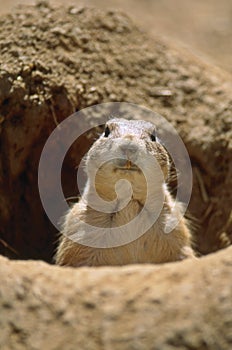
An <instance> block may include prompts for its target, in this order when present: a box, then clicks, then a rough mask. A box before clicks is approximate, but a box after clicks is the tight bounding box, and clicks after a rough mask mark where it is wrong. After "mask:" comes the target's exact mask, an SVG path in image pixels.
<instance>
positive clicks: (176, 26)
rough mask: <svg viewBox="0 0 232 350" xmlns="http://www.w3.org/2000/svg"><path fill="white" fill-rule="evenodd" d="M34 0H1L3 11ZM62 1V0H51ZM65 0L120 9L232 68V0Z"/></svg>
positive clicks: (155, 31) (158, 32) (153, 30)
mask: <svg viewBox="0 0 232 350" xmlns="http://www.w3.org/2000/svg"><path fill="white" fill-rule="evenodd" d="M34 2H35V1H32V0H9V1H5V0H0V14H1V13H2V14H4V13H7V12H10V11H12V9H13V7H14V6H16V5H18V4H33V3H34ZM50 3H51V4H54V5H61V4H63V3H64V1H63V0H51V1H50ZM65 4H67V5H68V4H70V5H71V4H72V5H75V6H82V5H88V6H95V7H96V8H100V9H107V8H108V9H109V8H113V9H120V10H122V11H124V12H125V13H127V14H128V15H129V16H130V17H132V18H133V19H134V20H135V22H136V23H137V24H139V25H140V26H141V28H144V29H145V30H146V31H148V32H149V33H150V34H151V35H152V36H164V37H166V38H168V39H169V40H171V41H174V42H176V43H178V45H182V46H184V47H187V48H188V50H190V51H192V52H194V53H195V54H197V55H199V56H201V57H202V58H204V59H205V60H208V61H211V62H212V63H214V64H216V65H218V66H220V67H221V68H223V69H225V70H228V71H230V72H232V59H231V57H232V39H231V38H232V1H230V0H221V1H217V0H203V1H202V0H195V1H191V0H188V1H185V0H176V1H172V0H159V1H152V0H143V1H140V0H126V1H123V0H86V1H83V0H80V1H77V0H76V1H75V0H66V1H65Z"/></svg>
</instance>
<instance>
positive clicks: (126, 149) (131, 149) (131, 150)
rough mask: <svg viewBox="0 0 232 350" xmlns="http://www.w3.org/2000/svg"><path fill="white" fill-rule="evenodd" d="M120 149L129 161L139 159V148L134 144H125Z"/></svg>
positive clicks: (128, 142)
mask: <svg viewBox="0 0 232 350" xmlns="http://www.w3.org/2000/svg"><path fill="white" fill-rule="evenodd" d="M119 148H120V150H121V152H122V154H123V155H124V156H126V157H127V158H128V159H131V160H133V159H136V158H137V152H138V146H137V145H136V144H135V143H134V142H130V141H127V142H123V143H122V144H121V145H120V146H119Z"/></svg>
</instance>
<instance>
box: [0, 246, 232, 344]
mask: <svg viewBox="0 0 232 350" xmlns="http://www.w3.org/2000/svg"><path fill="white" fill-rule="evenodd" d="M231 253H232V248H231V247H230V248H227V250H225V251H221V252H220V253H217V254H212V255H209V256H207V257H204V258H202V259H201V260H199V261H198V262H195V261H194V262H193V261H184V262H181V263H173V264H165V265H163V266H158V265H157V266H154V265H153V266H152V265H143V266H141V265H140V266H139V265H135V266H133V267H132V266H125V267H122V268H112V267H111V268H109V267H105V268H95V269H94V268H80V269H72V268H61V267H54V266H49V265H47V264H45V263H44V262H32V261H30V262H10V261H8V260H7V259H5V258H2V257H0V274H1V297H0V309H1V313H0V327H1V328H0V329H1V331H0V348H1V349H2V350H11V349H14V350H18V349H20V350H21V349H23V350H24V349H30V350H31V349H33V350H41V349H46V350H54V349H55V350H63V349H67V350H74V349H75V350H76V349H78V350H79V349H80V350H102V349H106V350H111V349H112V350H161V349H164V350H180V349H181V350H208V349H209V350H219V349H220V350H230V349H231V344H232V322H231V321H232V320H231V300H232V288H231V284H230V283H228V281H229V280H231V267H232V260H231ZM29 264H30V268H29ZM190 271H191V273H190ZM219 281H220V282H219Z"/></svg>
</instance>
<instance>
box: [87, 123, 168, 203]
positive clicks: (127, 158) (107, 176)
mask: <svg viewBox="0 0 232 350" xmlns="http://www.w3.org/2000/svg"><path fill="white" fill-rule="evenodd" d="M86 171H87V175H88V182H89V187H91V185H94V186H95V188H96V191H97V193H98V194H99V195H100V196H101V197H102V198H103V199H105V200H108V201H111V200H113V199H115V196H116V193H115V184H116V183H117V182H118V181H119V180H127V181H129V182H130V184H131V188H132V192H133V198H134V199H136V200H138V201H141V202H144V199H145V198H146V193H147V181H148V179H149V182H150V184H152V190H154V192H155V191H156V190H160V188H161V187H162V185H163V184H164V182H165V179H166V177H167V175H168V171H169V158H168V154H167V152H166V150H165V148H164V147H163V146H162V145H161V144H160V143H159V141H158V139H157V137H156V129H155V126H154V124H152V123H150V122H146V121H143V120H126V119H122V118H114V119H111V120H109V121H108V122H107V123H106V125H105V131H104V133H103V134H102V135H101V136H100V138H99V139H98V140H97V141H96V142H95V143H94V144H93V145H92V147H91V148H90V150H89V152H88V154H87V160H86ZM150 188H151V187H150ZM121 190H122V191H121V193H122V195H123V183H122V189H121Z"/></svg>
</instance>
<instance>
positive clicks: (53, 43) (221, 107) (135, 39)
mask: <svg viewBox="0 0 232 350" xmlns="http://www.w3.org/2000/svg"><path fill="white" fill-rule="evenodd" d="M0 26H1V32H0V47H1V56H0V149H1V152H0V224H1V225H0V251H1V253H2V254H4V255H6V256H8V257H11V258H18V259H28V258H31V259H43V260H45V261H47V262H51V258H52V254H53V252H54V248H55V241H56V231H55V229H54V228H53V227H52V225H51V224H50V222H49V220H48V218H47V217H46V215H45V213H44V210H43V208H42V206H41V203H40V199H39V194H38V188H37V168H38V162H39V158H40V153H41V150H42V148H43V145H44V143H45V141H46V139H47V137H48V136H49V134H50V133H51V131H52V130H53V129H54V128H55V127H56V126H57V123H58V122H60V121H62V120H63V119H65V118H66V117H67V116H69V115H70V114H71V113H73V112H74V111H78V110H80V109H82V108H84V107H87V106H91V105H93V104H97V103H101V102H109V101H128V102H134V103H137V104H140V105H144V106H146V107H148V108H151V109H152V110H154V111H156V112H158V113H160V114H162V115H163V116H164V117H166V118H167V119H168V120H169V121H171V122H172V123H173V125H174V126H175V127H176V128H177V130H178V131H179V133H180V135H181V137H182V138H183V140H184V142H185V144H186V147H187V149H188V151H189V154H190V157H191V160H192V165H193V173H194V184H193V195H192V199H191V203H190V207H189V211H190V214H191V215H192V216H193V217H194V218H195V219H194V224H195V226H196V228H195V233H196V247H197V250H198V251H199V252H200V253H201V254H207V253H210V252H213V251H216V250H218V249H220V248H225V247H227V246H229V245H230V244H231V241H232V214H231V207H232V194H231V188H232V143H231V136H232V130H231V125H232V97H231V96H232V86H231V81H230V77H228V74H226V73H224V72H223V71H220V70H219V69H217V68H215V67H214V66H211V65H208V64H206V63H202V62H201V61H200V60H199V59H197V58H196V57H194V56H192V55H191V54H190V53H187V52H186V51H184V50H183V49H178V48H175V47H174V46H173V45H171V44H170V43H167V42H165V41H164V40H162V39H160V38H158V37H156V38H152V39H151V38H150V37H149V36H148V35H147V34H145V33H143V32H142V31H140V30H139V29H138V28H137V27H136V26H135V25H134V23H133V22H132V21H131V20H130V19H129V18H128V17H127V16H126V15H124V14H122V13H120V12H115V11H105V12H104V11H103V12H102V11H100V10H96V9H87V8H73V7H63V8H61V9H58V10H54V9H53V8H51V7H50V6H49V5H47V4H46V3H40V4H39V5H37V6H36V7H21V9H19V10H17V11H14V12H13V13H11V14H10V15H6V16H3V17H2V18H1V19H0ZM164 91H169V93H168V94H166V93H163V92H164ZM98 121H100V119H99V120H92V121H91V122H92V125H94V124H95V123H96V122H98ZM92 141H93V138H90V139H89V138H88V137H86V136H84V137H82V138H81V139H80V140H79V141H78V142H77V144H75V145H74V147H73V148H72V149H71V151H70V153H69V155H68V157H67V159H66V161H65V164H64V167H63V184H64V188H65V194H66V195H67V196H68V195H73V192H75V190H76V189H75V186H74V183H75V181H76V178H75V173H76V170H75V166H76V165H77V164H78V162H79V160H80V159H81V158H82V156H83V154H84V153H85V152H86V150H87V149H88V147H89V146H90V144H91V142H92ZM53 185H54V184H53V182H52V179H48V186H49V188H52V186H53ZM195 264H196V265H195ZM213 267H214V268H213ZM8 268H9V269H8ZM128 269H129V271H130V276H131V277H130V278H131V280H132V282H131V284H128V285H127V274H126V272H124V271H127V268H126V269H125V270H124V269H120V268H117V269H116V268H115V269H112V270H111V269H106V270H104V269H103V270H101V269H96V270H94V269H89V270H88V269H86V270H80V271H72V270H71V269H67V270H65V269H61V268H57V267H51V266H49V265H48V264H45V263H41V262H38V263H37V262H34V263H32V262H9V261H8V260H6V259H1V285H2V287H4V288H6V289H2V291H1V292H0V300H1V302H2V300H5V302H4V301H3V304H2V307H1V315H3V316H2V317H1V318H0V325H1V329H3V327H6V328H4V332H2V334H1V335H2V336H1V337H0V341H1V342H2V343H0V347H1V344H3V347H2V348H3V349H10V348H12V344H16V345H15V348H16V349H23V348H25V346H27V347H28V348H34V349H39V348H43V347H44V346H42V345H44V344H47V347H46V348H47V349H50V348H51V349H52V348H55V349H62V348H64V346H65V344H66V342H67V341H68V339H69V338H70V337H71V335H72V334H73V332H76V330H77V329H78V328H77V326H76V325H77V322H80V318H79V316H78V313H79V309H78V308H79V307H80V308H81V306H80V305H79V304H78V303H79V301H78V300H79V299H78V297H77V296H76V295H77V294H78V293H77V292H78V290H81V288H82V284H83V285H85V282H86V281H92V282H91V283H92V284H91V288H92V289H91V288H90V285H88V283H87V284H86V286H85V287H84V289H83V294H81V295H82V297H83V302H84V303H85V304H84V305H85V306H84V308H85V309H84V310H83V318H81V320H82V321H81V322H82V323H81V327H83V328H80V331H79V335H78V337H77V338H75V339H76V340H75V339H74V340H73V343H71V345H70V347H69V348H70V349H73V348H75V346H77V345H78V344H79V343H78V342H80V344H83V341H84V339H86V337H88V339H91V342H92V343H91V344H93V345H91V344H90V343H89V344H90V345H91V346H92V347H91V346H89V347H86V348H88V349H91V348H97V347H94V346H95V345H96V344H98V347H99V348H101V347H103V344H104V342H105V341H106V342H107V341H109V343H108V344H111V342H112V341H113V342H114V344H115V347H114V348H115V349H117V348H118V349H149V348H150V349H161V348H162V346H161V345H163V344H165V346H166V347H165V349H168V350H169V349H170V350H171V349H175V348H178V349H218V348H220V349H228V350H229V349H230V344H231V342H232V339H231V313H229V308H230V306H231V296H230V293H231V277H230V276H231V248H228V249H227V250H225V251H222V252H218V253H217V254H213V255H212V256H208V257H204V258H202V259H200V260H199V262H196V263H194V262H184V263H180V264H173V266H172V265H168V266H166V265H164V266H160V267H152V266H150V267H147V268H144V270H143V267H128ZM147 269H148V270H147ZM169 269H170V271H171V274H173V276H174V277H173V279H169V277H170V275H169V272H168V271H169ZM137 271H139V272H137ZM143 271H144V272H143ZM146 271H148V272H146ZM149 271H150V272H149ZM158 271H159V273H156V272H158ZM177 271H178V272H177ZM96 273H97V276H98V274H99V276H100V277H99V278H100V279H99V281H98V282H97V279H98V277H96V279H95V274H96ZM124 273H125V274H124ZM137 273H138V275H137ZM146 273H148V274H151V275H152V277H151V279H149V278H150V277H149V278H148V277H147V275H146ZM166 273H167V274H166ZM103 275H104V276H105V277H104V285H105V287H104V288H105V289H106V290H105V289H104V290H103V291H102V293H103V294H102V295H101V287H100V285H101V281H100V280H101V278H102V277H101V276H103ZM114 275H115V276H116V277H115V281H114V282H112V288H113V289H114V291H115V293H116V294H115V297H112V298H113V299H112V300H113V303H112V304H111V303H108V304H107V302H106V304H105V306H104V307H106V308H109V309H107V315H108V316H107V315H106V314H104V315H103V316H102V314H101V316H99V318H98V316H97V314H96V317H97V318H96V323H91V326H89V322H90V320H92V319H93V320H94V316H93V312H95V311H93V310H95V306H93V305H92V304H91V302H90V300H89V299H88V298H92V297H93V298H95V295H98V293H99V295H101V298H103V299H104V295H106V297H107V288H108V287H107V282H108V281H109V277H110V276H112V279H114V277H113V276H114ZM8 276H9V277H8ZM53 276H55V277H54V278H53ZM66 276H67V280H66ZM120 276H121V277H120ZM159 276H160V278H161V279H162V281H163V282H162V283H163V284H162V285H163V287H160V288H161V289H156V287H157V286H158V285H159V282H160V281H159ZM180 276H182V277H180ZM146 278H148V280H147V282H146ZM140 279H141V283H139V280H140ZM74 280H75V282H74ZM48 281H50V283H48ZM165 281H166V282H165ZM170 281H171V282H170ZM169 282H170V283H171V286H173V288H174V292H173V295H174V296H175V298H177V299H175V298H174V299H173V298H172V296H173V295H171V296H170V294H168V293H169V291H171V290H172V288H170V283H169ZM63 283H64V286H63ZM72 283H74V284H75V288H74V289H72ZM113 283H116V284H117V285H121V286H123V285H124V283H125V289H123V290H122V291H121V292H118V293H119V294H117V288H114V287H113V286H115V284H113ZM146 283H147V284H146ZM32 284H33V285H34V287H33V288H35V292H32V294H33V293H35V296H34V294H33V295H32V299H33V298H34V299H33V302H31V301H27V300H28V299H26V298H27V297H25V295H26V294H27V291H28V290H31V287H30V286H31V285H32ZM135 285H136V287H137V286H138V288H142V287H143V288H144V291H143V290H142V289H141V291H140V292H141V301H140V298H139V301H138V303H139V304H138V305H139V306H138V307H139V308H140V307H141V309H140V318H139V320H138V324H135V323H133V324H132V325H131V328H130V324H131V323H130V320H131V319H133V317H134V316H133V314H131V315H130V314H128V315H127V314H125V316H123V315H124V309H123V307H124V306H123V307H121V306H122V305H121V304H120V303H121V302H120V300H121V299H120V298H121V296H120V295H121V294H120V293H122V294H123V295H125V296H126V297H127V291H129V290H131V291H132V292H133V291H134V292H136V288H135V287H134V286H135ZM5 286H6V287H5ZM17 286H18V287H17ZM146 286H147V289H146ZM198 287H199V288H198ZM78 288H80V289H78ZM85 288H87V289H85ZM89 288H90V289H91V290H92V292H91V293H93V294H89V295H88V294H87V295H88V297H87V299H86V300H85V297H84V296H85V291H86V290H89ZM157 288H158V287H157ZM113 289H112V290H113ZM52 290H53V291H54V292H52ZM112 290H111V288H110V292H109V295H108V298H111V291H112ZM67 291H70V294H67V299H66V296H65V298H64V300H66V301H64V302H63V301H62V300H63V297H62V296H63V294H66V292H67ZM149 291H150V292H149ZM179 291H180V293H179ZM140 292H139V293H140ZM17 293H18V294H17ZM25 293H26V294H25ZM36 293H37V294H36ZM53 293H54V294H53ZM80 293H82V292H80ZM95 293H96V294H95ZM104 293H106V294H104ZM144 293H145V294H144ZM146 293H148V295H153V293H154V295H155V294H156V293H157V295H159V297H158V299H157V300H158V301H157V302H156V301H151V300H150V301H149V303H147V302H146V295H147V294H146ZM149 293H150V294H149ZM166 293H167V294H166ZM16 294H17V295H16ZM132 294H133V293H132ZM143 294H144V295H145V296H144V299H143ZM4 295H6V299H4V298H5V296H4ZM138 295H139V294H138ZM181 295H183V300H184V302H183V300H182V301H181V302H180V298H181ZM2 296H4V298H3V299H2ZM118 296H119V297H118ZM117 297H118V298H117ZM165 297H167V298H168V300H169V302H170V303H171V306H170V304H169V303H168V304H167V305H168V306H166V304H165V299H162V298H165ZM75 298H77V299H75ZM96 298H97V297H96ZM128 298H129V296H128ZM131 298H132V299H131V300H132V302H131V304H130V302H129V299H128V303H129V304H130V305H132V306H131V308H132V310H133V300H134V298H135V295H132V297H131ZM159 298H161V299H162V300H161V301H159V300H160V299H159ZM153 299H154V300H156V298H153ZM153 299H152V300H153ZM96 300H98V299H96ZM108 300H109V299H108ZM140 302H141V304H140ZM179 302H180V304H178V303H179ZM207 302H208V304H207ZM151 304H152V306H151ZM20 305H21V306H20ZM94 305H95V304H94ZM99 305H100V306H99V308H101V302H100V304H99ZM120 305H121V306H120ZM123 305H124V304H123ZM125 305H126V304H125ZM157 305H158V306H157ZM186 305H189V307H187V306H186ZM169 306H170V309H168V311H167V309H166V307H168V308H169ZM59 307H60V308H59ZM72 307H74V309H73V310H74V312H73V310H72ZM24 308H25V309H24ZM117 308H118V310H121V314H120V315H119V316H118V314H114V310H116V309H117ZM190 309H191V311H189V310H190ZM2 310H3V313H2ZM26 310H27V311H26ZM35 310H36V311H35ZM178 310H179V311H178ZM66 311H67V312H66ZM166 311H167V313H166ZM177 312H179V316H178V317H179V320H180V321H179V322H177V323H176V322H175V324H173V327H174V329H173V331H172V330H170V329H171V328H170V327H171V326H170V322H172V320H173V318H175V319H176V317H177ZM63 314H65V318H64V320H63V319H62V315H63ZM190 314H191V317H189V315H190ZM81 315H82V314H81ZM94 315H95V313H94ZM142 315H143V316H142ZM144 315H147V316H148V318H147V321H145V319H146V317H144ZM164 315H167V320H166V321H165V320H164V319H163V317H164ZM192 315H194V317H193V318H192ZM215 315H217V317H216V318H214V317H215ZM106 316H107V317H108V321H107V323H106V327H109V328H107V329H108V330H109V333H107V337H109V339H108V338H106V340H102V339H99V338H98V337H99V336H100V334H102V329H101V327H103V326H102V319H105V317H106ZM27 317H28V318H27ZM57 317H58V320H57V323H55V324H54V328H51V333H49V330H48V328H47V325H48V324H49V325H51V324H53V321H54V319H55V318H57ZM59 317H61V318H59ZM117 317H119V319H118V318H117ZM141 317H142V319H141ZM153 317H154V318H153ZM156 317H157V318H156ZM114 318H116V320H118V321H117V322H118V323H117V325H116V324H115V323H114V322H116V321H115V319H114ZM30 320H31V321H30ZM32 320H33V321H32ZM193 320H194V322H193ZM36 321H38V322H36ZM162 322H164V323H162ZM199 322H201V323H199ZM37 324H40V325H41V327H42V328H40V330H41V331H39V332H38V333H37V334H35V333H33V332H32V328H31V327H37ZM124 324H125V325H126V327H128V328H126V330H125V332H124V333H123V332H122V333H120V332H121V328H120V327H122V325H124ZM156 324H162V327H163V328H162V332H161V331H158V332H157V333H158V335H157V337H155V336H154V333H153V328H154V327H155V325H156ZM183 325H185V326H183ZM114 326H115V327H116V328H115V333H112V329H113V327H114ZM117 327H118V328H117ZM136 327H137V328H136ZM149 327H150V328H149ZM178 327H179V328H178ZM183 327H184V333H182V329H183ZM199 327H203V328H202V330H203V331H201V330H200V328H199ZM45 328H46V329H45ZM84 329H85V330H84ZM117 329H118V330H117ZM151 330H152V331H151ZM31 332H32V333H31ZM82 332H83V333H82ZM135 332H136V333H137V334H138V336H137V341H134V340H133V341H132V340H131V339H132V338H131V337H134V334H135ZM157 333H156V334H157ZM30 334H31V335H30ZM82 334H83V335H82ZM120 334H122V336H121V337H120V336H119V335H120ZM9 335H10V336H9ZM32 335H33V341H35V345H33V346H32V345H31V344H32ZM45 335H46V337H45ZM44 337H45V338H44ZM54 339H55V343H54ZM112 339H113V340H112ZM43 341H45V343H43ZM46 341H47V343H46ZM146 341H149V344H150V345H149V346H146V344H148V343H146ZM36 342H37V343H36ZM131 342H132V343H131ZM191 343H192V344H193V345H191ZM25 344H26V345H25ZM41 344H42V345H41ZM48 344H49V345H48ZM54 344H57V345H54ZM122 344H123V346H121V345H122ZM127 344H129V345H127ZM144 344H145V345H144ZM4 346H5V348H4ZM82 348H83V349H84V347H82ZM106 348H107V347H106ZM108 348H110V347H108ZM163 348H164V347H163Z"/></svg>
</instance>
